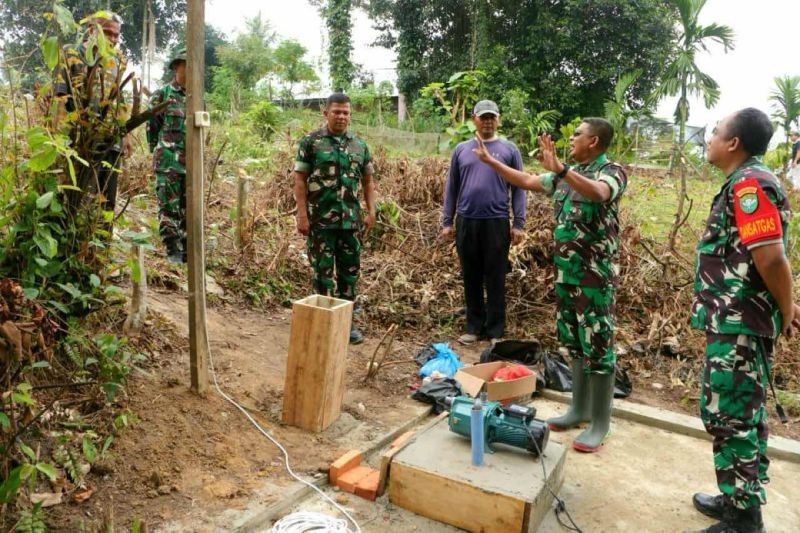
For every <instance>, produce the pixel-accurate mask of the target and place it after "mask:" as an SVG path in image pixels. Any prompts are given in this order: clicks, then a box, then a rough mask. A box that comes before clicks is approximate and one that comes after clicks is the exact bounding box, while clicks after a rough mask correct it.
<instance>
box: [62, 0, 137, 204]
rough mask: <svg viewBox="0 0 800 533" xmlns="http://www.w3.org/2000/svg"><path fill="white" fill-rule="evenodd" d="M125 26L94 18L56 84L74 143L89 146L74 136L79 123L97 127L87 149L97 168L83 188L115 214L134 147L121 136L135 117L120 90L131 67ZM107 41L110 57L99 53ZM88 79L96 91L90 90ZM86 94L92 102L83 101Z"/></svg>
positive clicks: (83, 179) (82, 178)
mask: <svg viewBox="0 0 800 533" xmlns="http://www.w3.org/2000/svg"><path fill="white" fill-rule="evenodd" d="M121 24H122V19H121V18H120V17H119V16H118V15H116V14H114V13H108V12H98V13H97V14H96V15H94V16H93V17H91V18H90V19H89V20H88V21H87V25H88V27H87V30H86V33H85V38H84V40H83V42H81V44H80V45H78V46H72V45H68V46H66V47H65V48H64V57H65V63H66V68H63V69H60V70H59V71H58V72H57V75H56V81H55V84H54V92H55V95H56V100H57V101H58V102H59V108H60V111H61V112H60V123H61V124H62V125H65V126H66V127H68V128H69V129H70V132H69V133H70V135H71V137H73V141H81V142H86V140H85V139H76V138H75V137H76V131H77V127H76V126H77V125H78V124H79V123H84V122H91V124H92V127H93V131H91V132H90V133H91V139H92V142H93V144H92V146H89V147H88V155H89V156H90V157H91V160H92V161H95V162H97V163H98V164H97V165H96V166H95V167H93V168H92V169H91V170H92V175H91V176H89V175H86V174H85V173H80V175H79V178H78V186H79V187H80V188H81V190H82V191H84V192H86V191H88V190H91V189H94V190H96V191H97V192H99V193H100V194H102V195H103V198H104V202H103V206H104V208H105V209H106V210H107V211H111V212H113V211H114V207H115V205H116V199H117V177H118V174H119V172H120V170H121V157H128V156H129V155H130V154H131V152H132V147H133V145H132V142H131V138H130V136H129V135H122V132H123V129H122V128H123V126H124V125H125V123H126V122H127V120H128V119H129V118H130V107H129V106H128V105H127V104H126V103H125V99H124V94H123V92H122V91H121V90H120V84H121V82H122V76H123V74H124V73H125V70H126V68H127V63H126V60H125V57H124V56H123V55H122V52H121V51H120V50H119V49H118V48H117V43H118V41H119V35H120V26H121ZM101 33H102V37H101V36H100V34H101ZM102 38H104V39H105V41H106V43H107V45H110V47H111V50H110V51H109V52H108V53H107V54H105V55H103V54H100V53H99V52H98V49H99V47H100V45H101V43H99V42H98V40H99V39H102ZM95 67H97V68H95ZM89 75H91V82H90V83H91V84H92V87H91V91H87V90H86V88H85V85H86V79H87V76H89ZM87 95H88V96H90V100H89V101H84V100H85V98H87ZM86 114H91V115H92V116H91V117H88V116H86ZM82 115H83V116H82ZM86 133H89V132H86ZM82 155H83V154H82ZM103 162H105V163H107V164H101V163H103ZM78 201H80V197H74V198H73V199H72V200H70V204H71V205H75V204H76V203H77V202H78Z"/></svg>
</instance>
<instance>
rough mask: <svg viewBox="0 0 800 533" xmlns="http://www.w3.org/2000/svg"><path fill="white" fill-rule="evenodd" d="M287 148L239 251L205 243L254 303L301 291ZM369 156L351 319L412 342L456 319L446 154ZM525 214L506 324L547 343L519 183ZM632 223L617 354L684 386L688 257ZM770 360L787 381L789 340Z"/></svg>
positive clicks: (544, 285) (548, 326)
mask: <svg viewBox="0 0 800 533" xmlns="http://www.w3.org/2000/svg"><path fill="white" fill-rule="evenodd" d="M292 155H293V154H291V153H288V152H283V153H280V154H278V156H277V159H276V166H275V168H279V169H281V170H280V171H278V172H276V173H275V175H274V176H268V177H265V178H264V182H263V183H262V184H257V185H255V186H254V187H253V191H252V194H251V203H252V207H251V214H250V218H249V222H248V227H249V230H250V233H249V237H248V239H247V243H246V246H245V248H244V251H242V252H239V251H237V250H236V249H235V247H234V243H233V240H232V239H231V238H222V239H220V242H219V245H218V249H217V250H215V251H214V252H213V253H214V254H216V255H217V257H218V258H227V259H224V260H220V261H219V263H218V270H219V271H221V273H222V276H221V278H222V279H221V280H220V281H221V282H222V283H223V284H224V285H226V287H227V288H229V289H233V290H234V292H237V291H238V292H239V293H240V294H246V295H248V296H250V297H251V299H252V296H253V294H254V291H255V292H258V288H257V287H255V286H254V285H252V284H248V282H245V281H243V280H250V283H255V281H254V280H257V282H258V283H261V284H262V287H266V289H264V290H263V291H262V293H261V294H262V295H263V296H264V297H263V298H259V302H260V303H262V304H265V303H266V304H273V305H278V304H281V303H283V304H286V303H287V302H288V301H289V300H290V299H292V298H296V297H301V296H304V295H306V294H307V293H308V291H309V290H310V275H311V271H310V267H309V265H308V261H307V258H306V255H305V243H304V241H303V239H302V238H301V237H300V236H298V235H297V233H296V231H295V227H294V219H293V213H294V200H293V197H292V185H293V182H292V178H291V173H290V169H291V166H292ZM375 163H376V168H377V169H378V170H377V174H376V177H377V179H378V185H377V187H378V191H379V198H380V200H379V216H378V224H377V225H376V227H375V228H374V229H373V231H372V232H371V233H370V234H369V235H368V236H366V238H365V246H364V253H363V255H362V277H361V280H360V282H359V292H360V296H359V301H360V302H361V305H362V307H363V311H364V319H362V320H365V321H366V323H367V324H368V326H369V327H370V328H371V329H372V331H373V333H374V334H376V335H379V334H381V333H382V332H383V331H385V330H386V328H388V327H389V326H390V325H391V324H398V325H399V326H400V327H401V328H403V329H405V330H406V331H407V332H414V337H415V338H416V339H417V340H420V341H424V340H433V339H435V338H442V337H447V336H451V335H452V334H453V333H456V332H459V331H460V328H461V327H462V326H463V293H462V288H461V282H460V270H459V266H458V257H457V255H456V253H455V249H454V246H453V244H452V242H444V241H442V240H441V239H440V238H439V220H440V216H441V198H442V196H443V190H444V180H445V175H446V171H447V164H448V163H447V161H446V160H443V159H440V158H433V157H425V158H421V159H410V158H399V159H397V158H395V159H390V158H387V157H386V156H385V154H384V153H382V152H381V151H380V150H378V151H377V154H376V162H375ZM634 179H635V178H634ZM217 187H218V190H217V191H214V194H212V196H213V197H214V198H215V199H218V202H217V204H216V205H212V206H211V210H210V213H209V217H210V219H211V220H210V223H211V224H212V227H215V228H217V229H218V230H219V229H224V228H226V227H231V226H232V225H233V222H232V221H231V217H230V214H229V211H230V209H231V208H233V207H234V206H235V185H233V184H232V183H230V182H228V183H225V182H224V181H222V182H220V183H219V184H218V185H217ZM211 203H212V204H214V203H215V200H212V202H211ZM527 219H528V220H527V225H526V237H525V241H524V242H523V243H522V244H521V245H519V246H516V247H514V248H513V249H512V251H511V254H510V273H509V276H508V281H507V313H508V328H507V335H508V336H509V337H517V338H523V337H525V338H530V337H535V338H537V339H539V340H540V341H541V342H542V343H543V344H544V345H545V346H548V347H550V348H554V347H555V346H556V339H555V326H554V318H555V299H554V295H553V279H554V270H553V257H552V242H553V235H552V229H553V208H552V204H551V202H550V201H549V200H548V199H547V198H544V197H541V196H538V195H533V194H529V195H528V216H527ZM638 226H639V222H638V221H637V220H635V219H633V218H631V215H630V214H629V213H627V212H626V211H625V210H623V213H622V220H621V246H620V257H619V262H620V267H621V275H620V279H619V288H618V293H617V317H618V318H617V320H618V329H617V332H618V333H617V344H618V348H619V349H620V352H621V353H622V354H623V355H622V357H621V360H622V361H623V364H624V365H626V366H628V367H629V368H630V369H632V370H633V371H634V372H637V371H649V370H651V369H653V367H656V369H657V370H659V371H661V372H668V373H669V374H670V376H671V378H672V383H673V384H676V383H679V384H682V385H683V386H684V387H685V388H687V389H688V388H689V387H690V384H693V383H695V382H696V380H697V377H698V374H697V373H698V370H699V368H700V367H699V365H698V364H697V361H698V360H699V357H700V355H701V354H702V346H703V338H702V336H701V335H699V334H698V333H697V332H693V331H691V330H690V328H689V310H690V303H691V296H692V283H691V281H692V265H691V259H690V258H683V257H679V256H676V257H670V256H668V254H666V253H665V251H664V248H663V245H662V244H661V243H658V242H654V241H652V240H648V239H645V238H643V237H641V235H640V233H639V231H638V229H637V227H638ZM695 230H696V228H687V229H686V231H687V238H694V236H693V235H692V236H691V237H690V235H689V232H690V231H695ZM668 258H669V260H668ZM213 263H214V260H213V259H212V264H213ZM667 267H668V268H667ZM625 354H627V355H625ZM776 363H777V365H776V366H777V374H778V381H779V382H780V383H782V386H783V387H786V388H792V385H793V384H794V385H796V384H797V374H798V372H797V370H798V365H800V350H798V344H797V342H796V341H794V342H793V343H792V344H788V343H785V342H784V343H782V345H781V347H780V348H779V350H778V354H777V358H776Z"/></svg>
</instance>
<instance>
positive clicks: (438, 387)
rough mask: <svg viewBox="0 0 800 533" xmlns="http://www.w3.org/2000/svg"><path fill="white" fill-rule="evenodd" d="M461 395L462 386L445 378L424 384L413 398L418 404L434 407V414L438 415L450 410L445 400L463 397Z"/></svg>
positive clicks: (414, 393)
mask: <svg viewBox="0 0 800 533" xmlns="http://www.w3.org/2000/svg"><path fill="white" fill-rule="evenodd" d="M461 394H462V392H461V385H460V384H459V383H458V381H456V380H455V379H452V378H445V379H435V380H433V381H429V382H428V383H424V384H423V385H422V386H421V387H420V388H418V389H417V390H415V391H414V392H413V394H411V397H412V398H413V399H415V400H417V401H418V402H422V403H429V404H431V405H433V412H434V413H435V414H437V415H438V414H439V413H441V412H442V411H446V410H447V409H448V406H447V404H446V403H445V398H450V397H452V396H461Z"/></svg>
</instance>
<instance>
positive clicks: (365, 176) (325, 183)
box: [294, 93, 375, 344]
mask: <svg viewBox="0 0 800 533" xmlns="http://www.w3.org/2000/svg"><path fill="white" fill-rule="evenodd" d="M324 115H325V120H326V125H325V127H323V128H322V129H320V130H317V131H314V132H313V133H310V134H309V135H306V136H305V137H303V139H302V140H301V141H300V145H299V147H298V150H297V159H296V161H295V166H294V178H295V186H294V195H295V201H296V202H297V230H298V231H299V232H300V233H301V234H302V235H305V236H307V238H308V239H307V243H308V257H309V260H310V262H311V267H312V268H313V269H314V290H315V291H316V292H317V293H318V294H325V295H333V294H336V295H337V296H338V297H339V298H343V299H346V300H351V301H352V300H354V299H355V297H356V282H357V281H358V273H359V269H360V265H361V242H360V241H359V235H358V232H359V230H360V229H361V224H362V223H361V206H360V204H359V200H358V188H359V184H361V186H362V188H363V189H364V198H365V200H366V204H367V214H366V216H365V217H364V226H365V229H366V230H367V231H368V230H369V229H370V228H371V227H372V225H373V224H374V223H375V189H374V185H373V181H372V174H373V168H372V157H371V156H370V153H369V149H368V148H367V144H366V143H365V142H364V141H362V140H361V139H359V138H358V137H356V136H355V135H353V134H352V133H350V132H349V131H348V130H347V128H348V125H349V124H350V98H348V97H347V96H346V95H345V94H342V93H334V94H332V95H331V96H329V97H328V101H327V104H326V106H325V111H324ZM334 272H335V276H336V281H335V283H334ZM362 341H363V335H362V334H361V332H360V331H359V330H358V329H357V328H356V327H355V326H353V328H352V329H351V331H350V342H352V343H354V344H357V343H359V342H362Z"/></svg>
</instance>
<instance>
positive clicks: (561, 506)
mask: <svg viewBox="0 0 800 533" xmlns="http://www.w3.org/2000/svg"><path fill="white" fill-rule="evenodd" d="M528 436H529V437H530V439H531V441H532V442H533V445H534V447H536V453H538V454H539V462H540V463H541V464H542V475H543V476H544V486H545V487H547V490H548V491H549V492H550V494H552V495H553V498H554V499H555V500H556V506H555V513H556V520H558V523H559V525H561V527H563V528H565V529H567V530H569V531H574V532H575V533H583V530H582V529H581V528H580V527H578V524H576V523H575V520H573V519H572V516H571V515H570V514H569V511H568V510H567V504H566V502H565V501H564V500H562V499H561V498H559V497H558V494H556V493H555V491H554V490H553V488H552V487H551V486H550V480H549V479H547V467H546V466H544V455H543V454H542V450H541V449H540V448H539V443H538V442H536V438H535V437H534V435H533V432H532V431H531V428H530V426H528ZM562 512H563V513H564V514H566V515H567V519H569V522H570V524H572V525H571V526H570V525H568V524H565V523H564V522H562V521H561V513H562Z"/></svg>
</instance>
